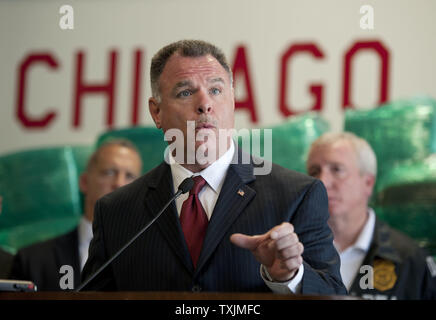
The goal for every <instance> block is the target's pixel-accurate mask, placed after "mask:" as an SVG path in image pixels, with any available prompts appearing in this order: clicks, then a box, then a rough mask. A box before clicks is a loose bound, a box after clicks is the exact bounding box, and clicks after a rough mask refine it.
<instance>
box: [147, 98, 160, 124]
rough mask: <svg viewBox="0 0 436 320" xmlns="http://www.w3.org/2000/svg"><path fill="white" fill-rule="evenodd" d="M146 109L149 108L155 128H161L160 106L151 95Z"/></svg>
mask: <svg viewBox="0 0 436 320" xmlns="http://www.w3.org/2000/svg"><path fill="white" fill-rule="evenodd" d="M148 109H149V110H150V115H151V117H152V118H153V121H154V123H155V125H156V128H158V129H161V128H162V126H161V119H160V115H161V113H160V106H159V103H158V102H157V100H156V99H155V98H153V97H151V98H150V99H148Z"/></svg>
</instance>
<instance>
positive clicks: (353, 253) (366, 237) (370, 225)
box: [333, 208, 375, 290]
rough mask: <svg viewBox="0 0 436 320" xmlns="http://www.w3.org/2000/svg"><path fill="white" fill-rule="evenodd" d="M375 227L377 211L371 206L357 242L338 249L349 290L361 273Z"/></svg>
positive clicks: (343, 277)
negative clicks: (342, 249)
mask: <svg viewBox="0 0 436 320" xmlns="http://www.w3.org/2000/svg"><path fill="white" fill-rule="evenodd" d="M374 227H375V213H374V210H373V209H371V208H369V209H368V220H367V221H366V223H365V226H364V227H363V229H362V231H361V232H360V234H359V237H358V238H357V240H356V242H355V243H354V244H353V245H352V246H350V247H348V248H347V249H345V250H344V251H342V252H339V250H338V252H339V256H340V258H341V277H342V282H343V283H344V285H345V287H346V288H347V290H349V289H350V287H351V285H352V284H353V280H354V278H356V275H357V274H358V273H359V270H360V266H361V265H362V263H363V260H364V259H365V256H366V254H367V252H368V250H369V246H370V245H371V240H372V235H373V233H374ZM333 243H334V241H333ZM335 246H336V245H335Z"/></svg>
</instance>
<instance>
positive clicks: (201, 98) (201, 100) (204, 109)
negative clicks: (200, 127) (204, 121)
mask: <svg viewBox="0 0 436 320" xmlns="http://www.w3.org/2000/svg"><path fill="white" fill-rule="evenodd" d="M211 111H212V99H211V97H210V95H209V92H208V91H207V90H199V91H198V101H197V112H198V113H210V112H211Z"/></svg>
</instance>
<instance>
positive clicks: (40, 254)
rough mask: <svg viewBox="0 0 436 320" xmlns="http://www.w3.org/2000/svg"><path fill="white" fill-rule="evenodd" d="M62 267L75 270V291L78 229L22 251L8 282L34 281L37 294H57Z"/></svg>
mask: <svg viewBox="0 0 436 320" xmlns="http://www.w3.org/2000/svg"><path fill="white" fill-rule="evenodd" d="M62 265H70V266H72V267H73V270H74V288H76V287H78V285H79V284H80V258H79V240H78V231H77V228H76V229H74V230H73V231H71V232H69V233H66V234H64V235H61V236H59V237H56V238H53V239H50V240H47V241H44V242H39V243H36V244H32V245H31V246H28V247H26V248H24V249H21V250H19V251H18V252H17V254H16V255H15V258H14V261H13V263H12V270H11V274H10V277H9V278H10V279H16V280H30V281H33V282H34V283H35V284H36V286H37V289H38V291H59V290H61V288H60V286H59V280H60V278H61V277H62V276H64V274H61V273H59V270H60V268H61V266H62Z"/></svg>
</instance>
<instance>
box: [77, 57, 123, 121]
mask: <svg viewBox="0 0 436 320" xmlns="http://www.w3.org/2000/svg"><path fill="white" fill-rule="evenodd" d="M83 60H84V53H83V52H82V51H79V52H78V54H77V64H76V66H77V68H76V81H75V83H76V90H75V94H74V116H73V127H75V128H78V127H80V123H81V111H82V105H81V103H82V97H83V95H85V94H90V93H94V94H95V93H98V94H104V95H106V96H107V98H108V104H107V112H106V125H107V126H108V127H109V128H112V126H113V122H114V121H113V120H114V119H113V114H114V100H115V76H116V66H117V52H116V51H115V50H113V51H111V52H110V60H109V79H108V81H107V82H106V83H103V84H85V83H84V80H83V76H82V73H83V65H84V62H83Z"/></svg>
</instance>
